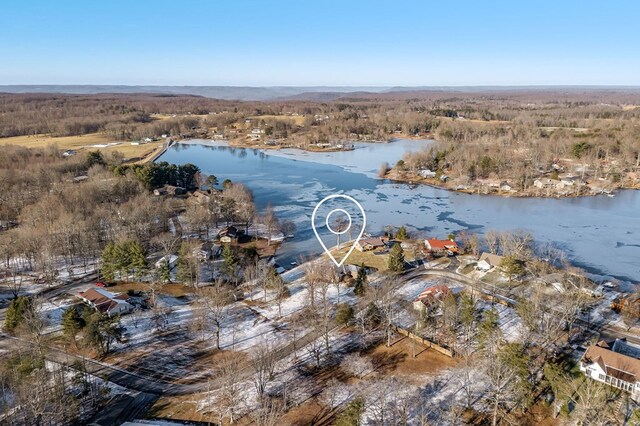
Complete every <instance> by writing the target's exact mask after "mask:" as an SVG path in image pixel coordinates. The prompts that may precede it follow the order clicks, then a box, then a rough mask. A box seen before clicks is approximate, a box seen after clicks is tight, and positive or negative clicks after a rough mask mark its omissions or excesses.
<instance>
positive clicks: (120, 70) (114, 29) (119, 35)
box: [0, 0, 640, 86]
mask: <svg viewBox="0 0 640 426" xmlns="http://www.w3.org/2000/svg"><path fill="white" fill-rule="evenodd" d="M638 16H640V2H638V1H635V0H632V1H626V0H621V1H615V0H612V1H608V2H603V1H597V2H596V1H591V0H582V1H573V0H554V1H547V0H536V1H533V0H510V1H478V0H455V1H451V0H439V1H432V0H416V1H413V0H395V1H377V0H367V1H360V0H351V1H350V0H340V1H337V0H313V1H311V0H295V1H289V0H271V1H268V0H262V1H260V0H201V1H197V0H182V1H176V0H172V1H164V0H103V1H86V0H83V1H71V0H70V1H65V0H57V1H49V0H41V1H36V0H2V1H1V2H0V84H128V85H220V86H229V85H232V86H479V85H640V29H639V28H638V27H639V24H638V22H637V18H638Z"/></svg>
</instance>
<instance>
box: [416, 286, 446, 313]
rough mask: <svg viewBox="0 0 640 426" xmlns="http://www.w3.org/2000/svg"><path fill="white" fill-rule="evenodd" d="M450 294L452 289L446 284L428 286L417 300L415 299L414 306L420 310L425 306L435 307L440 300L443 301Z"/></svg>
mask: <svg viewBox="0 0 640 426" xmlns="http://www.w3.org/2000/svg"><path fill="white" fill-rule="evenodd" d="M450 294H451V290H450V289H449V287H447V286H446V285H434V286H431V287H427V288H426V289H424V290H423V291H422V293H420V294H419V295H418V297H416V300H414V301H413V308H414V309H415V310H418V311H421V310H422V309H425V308H426V309H430V308H433V307H434V306H436V305H437V303H438V302H441V301H443V300H444V299H445V298H446V297H447V296H448V295H450Z"/></svg>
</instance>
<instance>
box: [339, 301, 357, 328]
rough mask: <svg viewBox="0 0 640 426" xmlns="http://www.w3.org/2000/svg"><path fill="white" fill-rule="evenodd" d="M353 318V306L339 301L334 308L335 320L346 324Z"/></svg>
mask: <svg viewBox="0 0 640 426" xmlns="http://www.w3.org/2000/svg"><path fill="white" fill-rule="evenodd" d="M352 319H353V308H352V307H351V305H349V304H348V303H341V304H339V305H338V307H337V308H336V322H337V323H338V324H339V325H347V324H349V321H351V320H352Z"/></svg>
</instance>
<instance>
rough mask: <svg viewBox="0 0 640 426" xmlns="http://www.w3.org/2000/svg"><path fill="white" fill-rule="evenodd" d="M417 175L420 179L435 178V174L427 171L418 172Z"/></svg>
mask: <svg viewBox="0 0 640 426" xmlns="http://www.w3.org/2000/svg"><path fill="white" fill-rule="evenodd" d="M418 174H419V175H420V177H423V178H427V179H433V178H435V177H436V172H432V171H431V170H429V169H423V170H420V171H419V172H418Z"/></svg>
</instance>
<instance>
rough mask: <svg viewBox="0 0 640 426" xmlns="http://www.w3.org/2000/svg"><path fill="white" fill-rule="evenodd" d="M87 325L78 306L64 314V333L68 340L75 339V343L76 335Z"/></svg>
mask: <svg viewBox="0 0 640 426" xmlns="http://www.w3.org/2000/svg"><path fill="white" fill-rule="evenodd" d="M85 325H86V324H85V321H84V318H83V317H82V313H81V311H80V309H79V306H77V305H73V306H70V307H68V308H67V309H66V310H65V311H64V313H63V314H62V332H63V333H64V335H65V336H67V337H68V338H71V339H73V341H74V342H75V340H76V335H77V334H78V332H79V331H80V330H82V328H83V327H84V326H85Z"/></svg>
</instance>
